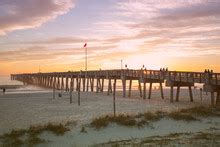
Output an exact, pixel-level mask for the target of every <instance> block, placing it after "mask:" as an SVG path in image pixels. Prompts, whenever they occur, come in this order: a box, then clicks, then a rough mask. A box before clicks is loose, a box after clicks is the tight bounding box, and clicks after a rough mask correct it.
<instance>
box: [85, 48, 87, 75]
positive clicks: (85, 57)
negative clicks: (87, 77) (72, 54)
mask: <svg viewBox="0 0 220 147" xmlns="http://www.w3.org/2000/svg"><path fill="white" fill-rule="evenodd" d="M85 71H86V72H87V46H86V47H85Z"/></svg>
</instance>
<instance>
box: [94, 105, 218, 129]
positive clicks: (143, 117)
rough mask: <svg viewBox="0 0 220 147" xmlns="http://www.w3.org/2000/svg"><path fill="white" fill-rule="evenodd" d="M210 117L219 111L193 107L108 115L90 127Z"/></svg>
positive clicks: (195, 119)
mask: <svg viewBox="0 0 220 147" xmlns="http://www.w3.org/2000/svg"><path fill="white" fill-rule="evenodd" d="M208 116H220V110H219V109H213V108H211V107H204V106H199V107H192V108H185V109H180V110H177V111H173V112H169V113H168V112H162V111H156V112H155V113H152V112H145V113H139V114H137V115H128V114H118V115H117V116H115V117H114V116H112V115H106V116H101V117H98V118H95V119H93V120H92V122H91V123H90V126H92V127H93V128H96V129H100V128H104V127H107V126H108V125H109V124H110V123H116V124H118V125H122V126H130V127H131V126H137V127H143V126H145V125H149V124H150V123H152V122H154V121H159V120H160V119H162V118H170V119H173V120H175V121H186V122H190V121H198V120H200V118H202V117H208Z"/></svg>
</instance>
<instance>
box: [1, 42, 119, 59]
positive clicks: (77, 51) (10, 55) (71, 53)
mask: <svg viewBox="0 0 220 147" xmlns="http://www.w3.org/2000/svg"><path fill="white" fill-rule="evenodd" d="M115 47H116V46H113V45H109V46H108V45H105V46H92V47H89V50H88V54H89V56H90V57H92V58H93V57H96V56H97V52H99V53H100V54H109V53H108V51H109V49H112V48H115ZM84 51H85V50H84V49H82V48H58V49H57V48H56V49H55V48H54V47H52V46H49V47H46V46H32V47H28V48H20V49H16V50H10V51H0V56H1V58H0V61H1V62H18V61H34V60H54V59H58V58H62V57H64V58H66V57H71V58H72V60H73V61H74V59H77V60H80V59H81V58H84Z"/></svg>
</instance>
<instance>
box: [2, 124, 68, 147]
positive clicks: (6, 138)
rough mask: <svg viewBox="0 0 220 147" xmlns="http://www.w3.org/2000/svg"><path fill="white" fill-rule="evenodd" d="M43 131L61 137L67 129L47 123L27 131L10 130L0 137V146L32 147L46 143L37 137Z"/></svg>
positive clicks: (60, 125)
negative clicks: (0, 144) (0, 143)
mask: <svg viewBox="0 0 220 147" xmlns="http://www.w3.org/2000/svg"><path fill="white" fill-rule="evenodd" d="M45 131H47V132H52V133H53V134H55V135H63V134H64V133H65V132H67V131H69V129H68V128H66V127H65V126H64V125H62V124H52V123H48V124H46V125H37V126H31V127H30V128H29V129H27V130H24V129H22V130H12V131H11V132H10V133H6V134H4V135H2V136H0V140H1V142H2V146H18V147H19V146H33V145H37V144H42V143H47V142H48V141H46V140H44V139H42V138H40V137H39V135H40V134H41V133H43V132H45Z"/></svg>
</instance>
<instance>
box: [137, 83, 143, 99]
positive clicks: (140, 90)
mask: <svg viewBox="0 0 220 147" xmlns="http://www.w3.org/2000/svg"><path fill="white" fill-rule="evenodd" d="M138 90H139V92H140V97H142V87H141V81H140V80H138Z"/></svg>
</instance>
